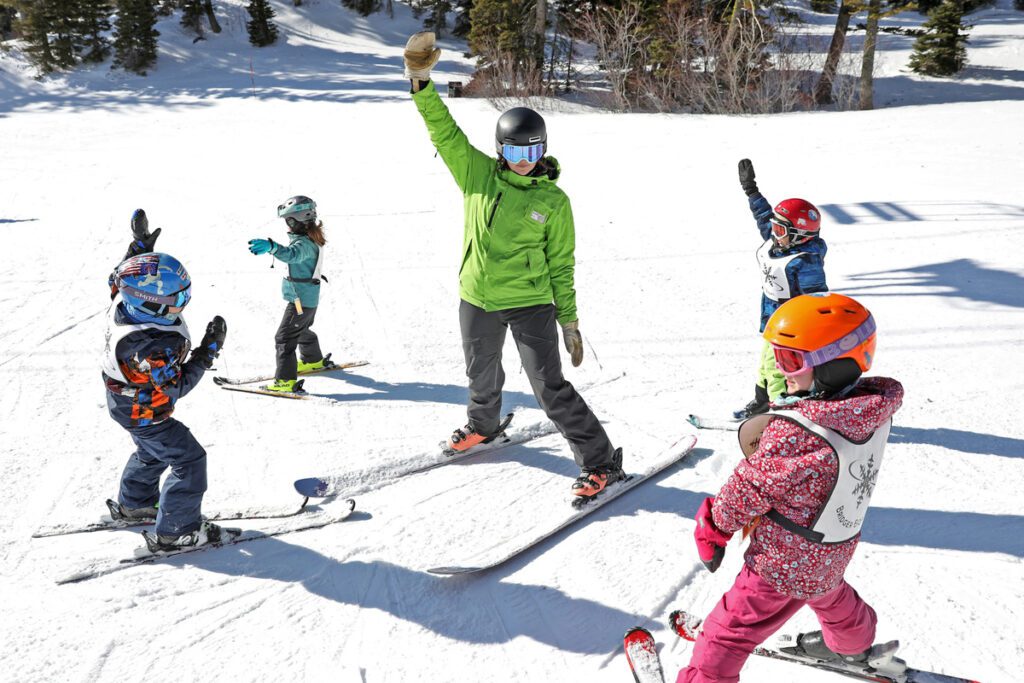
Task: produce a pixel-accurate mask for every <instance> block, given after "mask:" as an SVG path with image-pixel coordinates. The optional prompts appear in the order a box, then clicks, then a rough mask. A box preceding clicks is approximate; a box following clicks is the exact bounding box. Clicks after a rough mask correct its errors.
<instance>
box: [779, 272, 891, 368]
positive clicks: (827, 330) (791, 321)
mask: <svg viewBox="0 0 1024 683" xmlns="http://www.w3.org/2000/svg"><path fill="white" fill-rule="evenodd" d="M763 336H764V338H765V339H766V340H767V341H768V343H769V344H771V345H772V349H773V350H774V351H775V364H776V366H777V367H778V368H779V369H780V370H782V372H783V374H796V373H799V372H802V371H804V370H806V369H808V368H816V367H820V366H822V365H824V364H825V363H828V362H830V361H834V360H839V359H840V358H851V359H853V360H854V361H855V362H856V363H857V366H858V367H859V368H860V371H861V372H867V371H868V370H870V369H871V363H872V361H873V360H874V356H875V342H876V334H875V319H874V318H873V317H872V316H871V312H870V311H868V309H866V308H864V306H862V305H861V304H860V303H858V302H857V301H855V300H853V299H851V298H850V297H848V296H845V295H843V294H836V293H833V292H822V293H819V294H803V295H801V296H797V297H794V298H792V299H790V300H789V301H787V302H786V303H784V304H782V305H781V306H779V308H778V310H776V311H775V313H773V314H772V317H771V318H769V320H768V324H767V325H766V326H765V328H764V334H763Z"/></svg>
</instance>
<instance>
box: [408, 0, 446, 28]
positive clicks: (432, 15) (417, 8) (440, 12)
mask: <svg viewBox="0 0 1024 683" xmlns="http://www.w3.org/2000/svg"><path fill="white" fill-rule="evenodd" d="M410 5H411V6H412V9H413V13H414V14H415V15H416V17H419V16H421V15H422V14H423V13H424V12H426V15H427V16H426V18H424V20H423V28H424V29H425V30H427V31H433V32H434V33H436V34H437V36H438V37H441V36H443V35H444V30H445V29H446V28H448V12H451V11H452V2H451V0H412V2H411V3H410Z"/></svg>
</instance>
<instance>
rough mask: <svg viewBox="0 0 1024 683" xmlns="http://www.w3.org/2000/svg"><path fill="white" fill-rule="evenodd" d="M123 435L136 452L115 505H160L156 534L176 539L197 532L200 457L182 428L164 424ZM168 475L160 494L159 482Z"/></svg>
mask: <svg viewBox="0 0 1024 683" xmlns="http://www.w3.org/2000/svg"><path fill="white" fill-rule="evenodd" d="M128 433H129V434H130V435H131V437H132V441H134V442H135V446H136V450H135V452H134V453H132V456H131V457H130V458H128V464H126V465H125V466H124V473H123V474H122V475H121V491H120V494H119V495H118V500H119V501H120V503H121V504H122V505H124V506H125V507H127V508H142V507H150V506H152V505H156V503H157V501H159V502H160V510H159V513H158V514H157V517H156V532H157V533H158V534H160V535H161V536H180V535H182V534H187V533H189V532H191V531H195V530H196V529H198V528H199V525H200V523H201V522H202V518H201V516H200V508H201V506H202V503H203V494H204V493H205V492H206V451H205V450H203V447H202V446H200V445H199V442H198V441H196V438H195V437H194V436H192V432H190V431H189V429H188V427H186V426H185V425H183V424H182V423H180V422H178V421H177V420H175V419H174V418H173V417H172V418H169V419H167V420H165V421H163V422H161V423H159V424H155V425H147V426H145V427H132V428H129V429H128ZM168 467H169V468H170V469H171V471H170V473H168V475H167V479H166V481H164V487H163V491H161V490H160V476H161V475H162V474H163V473H164V471H165V470H166V469H167V468H168Z"/></svg>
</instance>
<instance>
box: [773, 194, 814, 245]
mask: <svg viewBox="0 0 1024 683" xmlns="http://www.w3.org/2000/svg"><path fill="white" fill-rule="evenodd" d="M770 220H771V223H772V237H774V238H775V241H776V242H777V241H778V240H780V239H782V238H783V237H785V236H786V235H789V243H790V244H791V245H793V244H803V243H804V242H807V241H808V240H811V239H814V238H815V237H817V236H818V231H819V230H820V229H821V213H819V212H818V207H816V206H815V205H814V204H811V203H810V202H809V201H807V200H806V199H795V198H794V199H783V200H782V201H781V202H779V203H778V204H776V205H775V210H774V212H773V213H772V217H771V219H770Z"/></svg>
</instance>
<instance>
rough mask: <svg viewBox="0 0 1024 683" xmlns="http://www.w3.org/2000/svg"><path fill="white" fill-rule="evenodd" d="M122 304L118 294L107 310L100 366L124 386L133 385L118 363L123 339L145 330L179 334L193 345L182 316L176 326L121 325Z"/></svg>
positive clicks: (154, 324)
mask: <svg viewBox="0 0 1024 683" xmlns="http://www.w3.org/2000/svg"><path fill="white" fill-rule="evenodd" d="M120 303H121V295H120V294H118V295H117V296H116V297H115V298H114V300H113V301H112V302H110V308H109V309H108V310H107V331H106V334H105V335H104V336H105V338H106V345H105V346H104V348H103V356H102V357H101V358H100V365H101V366H102V368H103V374H105V375H106V376H107V377H110V378H111V379H115V380H117V381H118V382H121V383H122V384H131V382H129V381H128V378H127V377H125V376H124V373H123V372H122V371H121V366H120V364H119V363H118V362H117V344H118V342H120V341H121V340H122V339H124V338H125V337H127V336H128V335H129V334H131V333H133V332H141V331H143V330H155V331H159V332H168V331H171V332H177V333H178V334H180V335H181V336H183V337H184V338H185V339H186V340H187V341H188V343H189V346H191V345H192V337H191V335H190V334H189V331H188V325H186V324H185V318H183V317H182V316H181V315H179V316H178V322H177V323H176V324H174V325H157V324H156V323H147V322H142V323H127V324H119V323H118V322H117V317H116V314H117V306H118V304H120Z"/></svg>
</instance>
